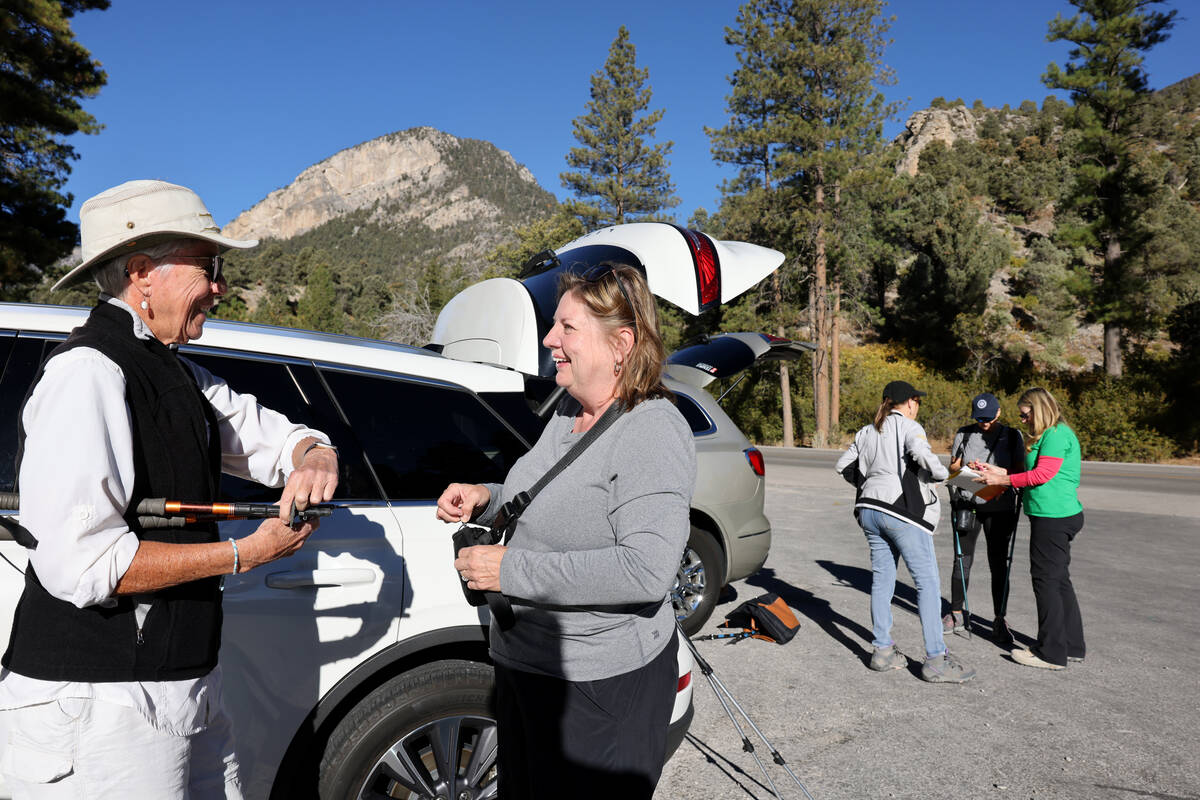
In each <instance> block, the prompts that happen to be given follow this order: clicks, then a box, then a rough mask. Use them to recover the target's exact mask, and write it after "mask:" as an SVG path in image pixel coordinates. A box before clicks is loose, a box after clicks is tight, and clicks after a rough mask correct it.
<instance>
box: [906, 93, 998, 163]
mask: <svg viewBox="0 0 1200 800" xmlns="http://www.w3.org/2000/svg"><path fill="white" fill-rule="evenodd" d="M978 122H979V121H978V119H977V118H976V115H975V114H974V113H973V112H972V110H971V109H969V108H967V107H966V106H963V105H955V106H950V107H948V108H926V109H922V110H921V111H917V112H916V113H914V114H913V115H912V116H911V117H909V118H908V122H907V123H905V126H904V128H905V130H904V133H902V134H900V135H899V136H897V137H896V139H895V143H896V144H898V145H900V148H901V150H902V152H903V155H902V156H901V158H900V161H899V163H897V164H896V172H897V173H901V172H903V173H907V174H908V175H916V174H917V167H918V166H919V165H920V161H921V151H922V150H924V149H925V148H926V147H927V146H929V143H930V142H942V143H943V144H945V145H946V146H947V147H953V146H954V143H955V142H956V141H958V140H959V139H968V140H974V139H976V138H977V136H976V126H977V125H978Z"/></svg>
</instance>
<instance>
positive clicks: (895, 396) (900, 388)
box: [883, 381, 925, 403]
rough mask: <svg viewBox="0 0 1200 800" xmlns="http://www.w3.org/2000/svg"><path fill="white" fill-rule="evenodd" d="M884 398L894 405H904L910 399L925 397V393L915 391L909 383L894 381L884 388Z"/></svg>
mask: <svg viewBox="0 0 1200 800" xmlns="http://www.w3.org/2000/svg"><path fill="white" fill-rule="evenodd" d="M883 396H884V398H886V399H890V400H891V401H892V402H893V403H903V402H904V401H905V400H908V399H909V398H910V397H924V396H925V393H924V392H922V391H918V390H917V389H914V388H913V385H912V384H911V383H909V382H908V381H892V382H891V383H889V384H888V385H887V386H885V387H883Z"/></svg>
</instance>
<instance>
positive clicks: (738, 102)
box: [709, 0, 896, 446]
mask: <svg viewBox="0 0 1200 800" xmlns="http://www.w3.org/2000/svg"><path fill="white" fill-rule="evenodd" d="M882 10H883V2H882V0H790V2H789V0H751V1H750V2H748V3H746V4H745V5H743V6H742V7H741V9H740V11H739V14H738V26H737V27H736V28H733V29H729V30H727V32H726V41H727V42H728V43H729V44H731V45H733V46H735V47H737V48H739V52H738V64H739V66H738V69H737V71H736V72H735V73H734V75H733V76H732V77H731V78H730V83H731V85H732V92H731V94H730V96H729V98H728V107H729V113H730V121H729V123H728V124H727V125H726V126H725V127H723V128H721V129H719V130H715V131H714V130H710V131H709V135H710V136H711V137H712V140H713V155H714V157H715V158H716V159H717V160H718V161H724V162H726V163H730V164H734V165H736V166H737V167H738V168H739V172H738V175H737V177H736V178H734V179H733V180H732V181H730V182H728V183H727V184H726V186H725V187H724V191H725V193H726V195H727V197H728V196H729V195H730V194H733V193H742V194H745V195H746V201H745V202H741V203H740V205H743V206H745V205H746V204H747V203H749V206H750V209H751V213H752V214H755V213H757V214H759V215H764V216H769V217H770V218H771V221H770V222H768V223H767V224H766V226H763V227H764V228H773V229H774V230H767V229H764V230H762V233H763V234H765V236H766V238H759V239H755V240H754V241H756V242H758V243H761V244H770V245H772V246H775V247H777V248H779V249H782V250H784V252H790V253H791V254H792V255H793V259H796V257H797V256H798V255H799V254H804V255H805V256H806V258H807V259H808V263H809V264H810V265H811V266H810V267H809V268H807V269H802V270H798V269H797V267H798V264H797V262H796V260H793V262H792V265H791V268H790V269H788V270H786V271H781V272H780V273H777V277H776V279H775V283H776V286H775V295H776V301H777V303H779V304H780V305H781V307H782V303H783V300H784V290H783V286H782V285H781V284H782V283H783V282H784V281H785V280H787V279H788V278H789V277H792V280H795V277H794V276H795V273H796V272H797V271H800V272H802V273H803V274H804V278H805V279H806V280H807V282H808V286H809V309H810V313H811V315H812V330H813V333H814V336H815V338H816V340H817V346H818V347H817V351H816V352H815V353H814V354H813V357H814V363H813V381H814V387H813V388H814V392H813V394H814V406H815V412H816V414H815V416H816V429H815V431H814V434H813V440H814V444H815V445H817V446H824V445H825V444H826V442H827V440H828V436H829V431H830V425H831V418H832V417H833V416H834V415H833V414H831V388H832V387H831V382H830V373H831V371H833V370H832V368H831V363H830V360H831V357H832V352H833V350H834V348H833V336H834V331H835V330H836V328H837V325H836V322H835V316H834V313H833V309H834V308H835V307H836V306H837V305H838V300H837V298H836V296H835V293H833V292H831V291H830V267H831V265H830V262H829V253H830V252H831V250H832V249H836V240H837V239H838V237H839V236H840V232H839V222H838V220H839V219H843V218H839V217H838V215H837V213H836V210H837V209H836V207H837V204H838V201H839V194H840V187H841V185H842V182H843V181H844V180H845V178H846V176H847V174H848V173H849V172H850V171H851V170H853V169H854V168H855V167H856V166H857V165H859V164H860V163H861V161H862V160H863V158H865V156H866V155H867V154H868V153H869V152H871V151H872V150H874V149H875V148H877V147H878V146H879V144H880V143H881V140H882V133H883V122H884V120H885V119H887V118H888V117H890V116H891V115H892V114H893V113H895V109H896V106H895V105H894V104H889V103H887V102H886V101H885V99H884V97H883V95H882V94H881V93H879V92H878V91H877V89H876V86H877V85H887V84H890V83H892V82H893V78H892V75H891V72H890V70H888V69H887V68H886V67H885V66H884V65H883V63H882V56H883V50H884V47H885V46H886V45H887V42H886V41H885V40H884V38H883V37H884V34H885V33H886V32H887V29H888V26H889V24H890V21H889V20H887V19H884V18H882V17H881V13H882ZM751 198H757V199H751ZM743 213H744V212H743ZM834 266H835V267H836V265H834ZM838 282H839V278H838V276H837V275H836V269H835V275H834V280H833V284H834V286H837V285H838ZM782 380H783V381H784V382H785V386H784V390H783V396H784V398H785V409H784V410H785V414H787V413H788V411H789V409H788V408H787V406H786V399H787V398H788V397H789V391H788V388H787V386H786V382H787V376H786V372H784V373H782ZM790 440H791V436H790V422H789V420H787V419H785V421H784V443H785V445H787V444H790V443H791V441H790Z"/></svg>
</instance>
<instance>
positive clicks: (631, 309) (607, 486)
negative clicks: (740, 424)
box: [438, 265, 696, 800]
mask: <svg viewBox="0 0 1200 800" xmlns="http://www.w3.org/2000/svg"><path fill="white" fill-rule="evenodd" d="M543 344H544V345H545V346H546V347H548V348H549V349H550V352H551V355H552V356H553V357H554V362H555V369H556V372H557V377H556V381H557V384H558V385H559V386H562V387H565V389H566V391H567V393H568V394H569V395H570V397H568V398H565V399H564V401H563V402H562V403H560V404H559V406H558V408H557V410H556V412H555V415H554V417H553V418H552V419H551V420H550V422H549V423H548V424H547V426H546V429H545V431H544V432H543V433H542V436H541V438H540V439H539V440H538V442H537V444H536V445H534V447H533V449H532V450H530V451H529V452H528V453H527V454H526V455H525V456H523V457H522V458H521V459H519V460H518V461H517V462H516V464H514V465H513V468H512V470H511V471H510V472H509V474H508V476H507V478H506V479H505V482H504V485H503V486H500V485H496V484H491V485H472V484H451V485H450V486H449V487H448V488H447V489H446V491H445V492H444V493H443V494H442V496H441V498H439V500H438V517H439V518H440V519H443V520H446V521H448V522H458V521H462V520H467V519H471V518H472V516H476V517H478V519H479V520H480V521H484V522H487V521H489V520H491V519H492V517H493V516H494V515H495V514H496V512H497V511H498V510H499V508H500V507H501V506H502V505H503V504H504V503H506V502H508V501H509V500H511V499H512V498H513V497H514V496H515V495H516V494H517V493H519V492H523V491H525V490H527V489H529V488H530V487H531V486H532V485H533V484H534V483H536V482H537V481H538V480H539V479H540V478H541V477H542V476H543V475H545V474H546V473H547V472H548V471H549V470H550V469H551V468H552V467H553V466H554V465H555V464H556V463H557V462H558V460H559V459H560V458H561V457H562V456H563V455H564V454H565V453H566V452H567V451H568V450H570V449H571V447H572V446H573V445H574V444H575V442H576V441H578V440H579V438H580V437H581V436H582V434H583V433H584V432H585V431H587V430H588V429H589V428H591V427H592V425H594V424H595V423H596V422H597V420H599V419H600V417H601V416H602V415H603V414H604V413H605V411H606V410H608V408H609V407H610V406H612V405H613V404H618V403H619V404H620V405H621V407H622V408H623V409H625V411H624V414H623V415H622V416H620V417H619V418H618V419H617V420H616V421H615V422H614V423H613V424H612V427H611V428H609V429H608V430H605V431H604V432H603V433H602V434H601V435H600V436H599V438H597V439H596V440H595V442H594V443H593V444H592V445H591V446H589V447H588V449H587V450H586V451H584V452H583V454H582V455H580V456H579V458H578V459H576V460H575V461H574V462H572V463H571V465H570V466H569V467H567V468H566V469H565V470H564V471H563V472H562V473H561V474H560V475H558V476H557V477H555V478H554V479H553V480H552V481H550V482H549V483H548V484H547V485H546V486H545V488H544V489H542V490H541V491H540V492H539V493H538V494H537V496H536V497H535V498H534V499H533V501H532V502H531V503H530V504H529V506H528V507H527V508H526V509H525V511H524V513H522V514H521V516H520V518H519V519H518V521H517V525H516V528H515V530H514V532H513V534H512V536H511V539H510V543H509V545H508V546H507V547H504V546H501V545H489V546H481V547H468V548H464V549H463V550H462V551H461V552H460V555H459V558H458V559H456V560H455V562H454V567H455V569H457V570H459V573H460V575H461V577H462V579H463V580H464V581H466V582H467V586H468V587H469V588H471V589H480V590H484V591H499V592H502V593H503V594H504V595H505V596H506V597H507V598H508V599H509V600H510V601H511V603H512V608H513V612H514V616H515V619H516V622H515V624H514V625H513V626H512V627H510V628H508V629H506V630H502V629H501V628H500V627H499V625H492V628H491V654H492V658H493V660H494V661H495V663H496V716H497V727H498V733H499V735H498V739H499V755H498V762H497V763H498V766H499V781H500V794H501V795H502V796H504V797H520V798H535V799H536V798H559V797H563V796H564V795H570V796H572V797H621V798H646V799H647V800H649V798H650V797H651V796H652V795H653V794H654V787H655V785H656V784H657V782H658V778H659V774H660V772H661V771H662V766H663V761H664V758H665V755H666V736H667V727H668V724H669V722H670V716H671V709H672V705H673V703H674V697H675V689H676V681H677V675H676V671H677V667H676V650H677V647H678V645H677V641H676V638H675V615H674V612H673V610H672V607H671V603H670V602H669V601H668V594H669V592H670V590H671V586H672V583H673V582H674V579H675V573H676V570H677V569H678V566H679V559H680V558H681V557H682V554H683V548H684V546H685V545H686V543H687V538H688V533H689V522H688V509H689V506H690V504H691V493H692V486H693V485H694V483H695V478H696V455H695V445H694V444H693V441H692V433H691V429H690V428H689V427H688V424H687V422H686V421H685V420H684V418H683V416H682V415H681V414H680V413H679V411H678V410H676V408H675V405H674V404H673V403H672V402H671V399H670V393H669V392H668V391H667V389H666V388H665V387H664V386H663V384H662V369H663V361H664V350H663V346H662V340H661V338H660V337H659V334H658V330H657V315H656V311H655V306H654V298H653V296H652V295H651V294H650V291H649V289H648V288H647V286H646V282H645V279H644V278H643V277H642V275H641V273H640V272H639V271H637V270H636V269H634V268H632V267H629V266H624V265H602V266H601V267H597V268H595V269H594V270H593V271H590V272H588V273H585V275H584V276H578V275H574V274H572V273H564V274H563V276H562V279H561V281H560V284H559V304H558V309H557V311H556V312H555V315H554V326H553V327H552V328H551V329H550V332H549V333H548V334H547V335H546V337H545V339H544V340H543Z"/></svg>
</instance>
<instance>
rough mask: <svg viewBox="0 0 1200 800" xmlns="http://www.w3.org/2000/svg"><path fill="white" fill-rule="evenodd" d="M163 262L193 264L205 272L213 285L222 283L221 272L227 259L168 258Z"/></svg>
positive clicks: (202, 257)
mask: <svg viewBox="0 0 1200 800" xmlns="http://www.w3.org/2000/svg"><path fill="white" fill-rule="evenodd" d="M163 261H169V262H172V263H176V262H183V263H185V264H192V265H193V266H197V267H199V268H200V269H202V270H204V274H205V275H207V276H208V280H209V282H211V283H220V281H221V270H223V269H224V268H225V259H224V258H223V257H221V256H167V257H166V258H164V259H163Z"/></svg>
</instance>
